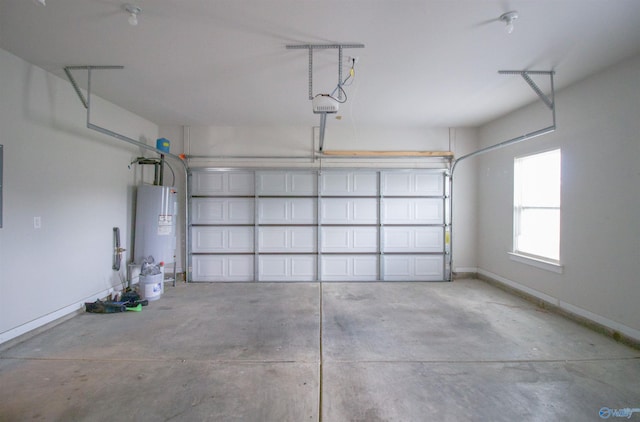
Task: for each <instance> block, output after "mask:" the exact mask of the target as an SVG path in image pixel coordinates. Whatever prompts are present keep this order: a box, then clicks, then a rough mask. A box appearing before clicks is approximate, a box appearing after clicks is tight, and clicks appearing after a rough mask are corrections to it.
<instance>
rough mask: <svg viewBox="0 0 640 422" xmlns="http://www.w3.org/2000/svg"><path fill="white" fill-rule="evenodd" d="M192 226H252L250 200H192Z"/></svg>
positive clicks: (251, 200)
mask: <svg viewBox="0 0 640 422" xmlns="http://www.w3.org/2000/svg"><path fill="white" fill-rule="evenodd" d="M191 210H192V211H191V222H192V223H193V224H253V199H252V198H193V199H192V202H191Z"/></svg>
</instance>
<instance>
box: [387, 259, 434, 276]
mask: <svg viewBox="0 0 640 422" xmlns="http://www.w3.org/2000/svg"><path fill="white" fill-rule="evenodd" d="M443 264H444V256H442V255H434V256H429V255H426V256H425V255H385V256H384V280H385V281H440V280H444V273H443Z"/></svg>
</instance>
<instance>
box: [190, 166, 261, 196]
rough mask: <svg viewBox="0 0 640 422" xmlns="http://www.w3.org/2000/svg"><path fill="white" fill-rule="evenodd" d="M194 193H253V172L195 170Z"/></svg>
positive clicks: (215, 194) (192, 186) (213, 194)
mask: <svg viewBox="0 0 640 422" xmlns="http://www.w3.org/2000/svg"><path fill="white" fill-rule="evenodd" d="M191 194H192V195H203V196H204V195H209V196H221V195H253V194H254V189H253V173H251V172H231V173H227V172H200V173H199V172H194V173H193V174H192V175H191Z"/></svg>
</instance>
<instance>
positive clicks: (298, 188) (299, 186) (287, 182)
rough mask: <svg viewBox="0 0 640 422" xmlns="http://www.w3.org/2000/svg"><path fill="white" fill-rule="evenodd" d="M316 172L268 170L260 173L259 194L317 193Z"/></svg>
mask: <svg viewBox="0 0 640 422" xmlns="http://www.w3.org/2000/svg"><path fill="white" fill-rule="evenodd" d="M316 185H317V176H316V173H315V172H303V171H268V172H261V173H258V194H259V195H278V196H281V195H315V194H316V192H317V189H316Z"/></svg>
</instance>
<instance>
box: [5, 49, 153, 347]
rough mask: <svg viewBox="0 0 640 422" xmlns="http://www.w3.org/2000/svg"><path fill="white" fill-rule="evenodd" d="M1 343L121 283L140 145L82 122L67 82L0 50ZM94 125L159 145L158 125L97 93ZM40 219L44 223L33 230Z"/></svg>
mask: <svg viewBox="0 0 640 422" xmlns="http://www.w3.org/2000/svg"><path fill="white" fill-rule="evenodd" d="M0 74H1V75H2V78H0V127H1V128H2V130H1V131H0V144H2V145H4V183H3V193H4V197H3V204H4V210H3V217H4V219H3V222H4V225H3V227H2V228H1V229H0V297H1V298H2V306H0V343H2V342H5V341H7V340H10V339H12V338H14V337H16V336H19V335H21V334H23V333H25V332H27V331H30V330H32V329H34V328H37V327H39V326H41V325H43V324H46V323H48V322H50V321H52V320H55V319H56V318H59V317H62V316H64V315H65V314H68V313H71V312H74V311H77V310H79V309H81V306H82V303H83V302H84V301H85V300H90V301H93V300H95V299H97V298H98V297H103V296H104V295H105V294H106V293H107V292H108V291H109V290H110V289H112V288H113V287H117V288H119V286H120V284H121V281H120V275H122V276H125V275H126V262H127V255H126V254H125V257H124V259H123V262H122V270H121V271H120V273H118V272H115V271H113V270H112V269H111V266H112V255H113V241H112V238H113V227H119V228H120V230H121V240H122V243H123V247H125V248H127V249H128V250H131V249H132V236H131V233H132V223H133V215H134V212H135V202H134V195H135V185H136V183H137V182H139V181H140V180H142V179H143V178H145V179H146V176H145V175H143V174H142V172H141V169H139V168H137V166H131V168H130V169H129V168H128V166H129V163H130V162H131V161H132V159H133V158H135V157H136V156H140V155H141V154H142V152H141V151H139V149H138V148H137V147H133V146H130V145H129V144H126V143H123V142H121V141H117V140H115V139H113V138H111V137H108V136H105V135H102V134H99V133H97V132H95V131H92V130H89V129H87V128H86V122H85V118H86V117H85V116H86V113H85V109H84V108H83V107H82V104H81V103H80V101H79V99H78V98H77V97H76V94H75V92H74V91H73V88H72V87H71V85H70V84H69V83H68V81H66V80H63V79H60V78H58V77H56V76H54V75H52V74H50V73H48V72H45V71H44V70H42V69H40V68H38V67H35V66H33V65H31V64H29V63H27V62H25V61H24V60H22V59H20V58H18V57H16V56H14V55H12V54H10V53H8V52H6V51H4V50H0ZM92 100H93V104H94V105H95V110H93V111H94V116H95V119H96V123H98V124H101V125H103V126H105V127H108V128H111V129H114V130H116V131H118V132H121V133H123V134H125V135H127V136H129V137H131V138H134V139H137V140H141V141H148V143H149V144H155V139H156V137H157V132H158V128H157V126H156V125H155V124H153V123H150V122H148V121H146V120H144V119H141V118H139V117H137V116H135V115H133V114H131V113H129V112H127V111H125V110H123V109H121V108H118V107H116V106H114V105H112V104H109V103H107V102H105V101H102V100H100V99H99V98H98V97H93V98H92ZM34 217H39V218H40V221H41V227H40V228H35V227H34Z"/></svg>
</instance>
